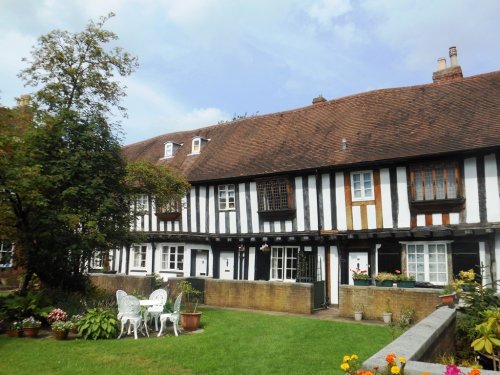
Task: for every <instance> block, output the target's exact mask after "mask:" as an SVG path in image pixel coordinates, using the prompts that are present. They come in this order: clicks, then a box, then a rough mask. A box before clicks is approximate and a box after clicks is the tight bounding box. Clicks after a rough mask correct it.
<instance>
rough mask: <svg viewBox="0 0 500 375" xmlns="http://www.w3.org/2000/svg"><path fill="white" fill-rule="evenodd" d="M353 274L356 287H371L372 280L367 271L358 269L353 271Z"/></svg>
mask: <svg viewBox="0 0 500 375" xmlns="http://www.w3.org/2000/svg"><path fill="white" fill-rule="evenodd" d="M351 272H352V274H351V276H352V280H353V281H354V285H358V286H368V285H371V282H372V280H371V278H370V275H368V271H367V270H361V269H359V268H356V269H354V270H351Z"/></svg>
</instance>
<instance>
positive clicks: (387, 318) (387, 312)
mask: <svg viewBox="0 0 500 375" xmlns="http://www.w3.org/2000/svg"><path fill="white" fill-rule="evenodd" d="M383 319H384V323H387V324H389V323H390V322H391V321H392V307H391V299H390V298H387V299H386V300H385V307H384V313H383Z"/></svg>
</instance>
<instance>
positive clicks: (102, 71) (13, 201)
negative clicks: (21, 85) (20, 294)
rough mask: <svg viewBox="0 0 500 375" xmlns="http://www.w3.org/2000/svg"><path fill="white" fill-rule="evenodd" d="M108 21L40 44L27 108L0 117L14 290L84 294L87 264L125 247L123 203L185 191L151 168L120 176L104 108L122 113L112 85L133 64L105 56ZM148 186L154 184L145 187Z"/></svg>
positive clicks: (1, 194)
mask: <svg viewBox="0 0 500 375" xmlns="http://www.w3.org/2000/svg"><path fill="white" fill-rule="evenodd" d="M112 16H113V14H110V15H108V17H103V18H101V19H100V20H99V22H97V23H94V22H93V21H91V22H90V23H89V24H88V25H87V26H86V28H85V30H84V31H82V32H78V33H69V32H67V31H58V30H56V31H52V32H50V33H49V34H47V35H44V36H42V37H40V38H39V40H38V44H37V46H35V47H34V48H33V50H32V59H31V60H28V59H27V60H26V61H28V62H29V64H30V65H29V66H28V68H26V69H25V70H23V71H22V72H21V74H20V76H21V77H22V78H23V79H25V81H26V83H27V85H31V86H35V87H36V92H35V93H34V95H33V100H32V103H31V106H29V107H19V108H17V109H13V110H5V115H4V116H1V114H2V113H3V112H1V111H0V127H1V129H3V130H0V132H1V133H2V134H0V135H2V136H3V135H5V138H1V139H5V140H4V141H0V157H1V159H0V225H2V226H3V228H4V232H8V233H10V235H11V236H12V237H13V238H12V239H13V240H14V241H15V243H16V248H17V249H18V250H19V251H18V255H19V258H18V259H17V261H18V264H20V265H22V266H23V267H24V268H25V269H26V272H27V277H25V279H24V288H25V287H26V286H27V284H28V282H29V280H30V278H31V276H32V275H33V274H35V273H36V274H37V275H38V276H39V277H40V279H41V280H42V281H43V282H45V283H46V284H48V285H50V286H56V287H64V288H68V289H82V288H84V287H85V285H86V283H85V269H86V267H87V265H88V263H89V261H90V259H91V258H92V257H93V256H95V255H96V254H100V253H106V252H107V251H109V249H112V248H115V247H118V246H121V245H123V244H124V243H126V242H130V241H133V237H132V234H131V233H130V232H129V229H130V223H131V220H133V216H132V214H131V212H130V201H131V199H133V195H134V194H135V193H136V192H137V189H138V188H140V187H141V186H142V187H144V188H146V187H147V188H152V189H153V190H152V191H151V193H153V194H156V193H158V194H159V196H162V194H165V193H167V195H168V194H172V196H177V195H180V194H183V193H184V192H185V188H186V186H187V184H186V183H184V182H182V181H183V180H182V178H180V177H179V176H176V177H174V180H168V179H165V178H161V179H157V178H156V177H157V174H155V170H156V169H155V168H154V167H153V166H149V167H146V168H144V167H129V170H130V171H131V173H129V175H127V165H126V162H125V161H124V159H123V157H122V153H121V147H120V143H119V139H118V136H117V135H116V133H117V131H118V130H119V128H118V125H117V124H116V123H115V124H113V125H110V124H111V123H110V121H111V116H112V112H113V110H114V109H117V110H119V111H120V112H122V113H123V111H124V108H123V107H121V106H120V104H119V103H120V99H121V98H122V97H123V96H124V95H125V91H124V87H122V86H121V85H120V84H119V83H118V82H117V81H116V79H115V78H114V77H115V75H116V74H118V75H122V76H126V75H128V74H130V73H131V72H132V71H133V70H134V69H135V68H136V66H137V60H136V58H134V57H132V56H130V55H129V54H128V53H126V52H124V51H122V50H121V49H119V48H112V49H107V47H108V44H109V42H111V41H113V40H115V39H117V37H116V35H115V34H114V33H112V32H111V31H108V30H104V29H103V26H104V24H105V22H106V21H107V20H108V19H109V17H112ZM16 124H17V125H16ZM144 170H146V171H149V172H148V173H146V174H145V175H143V174H141V173H138V172H137V171H144ZM134 171H135V172H134ZM167 173H168V172H167ZM155 176H156V177H155ZM178 178H179V179H180V180H179V181H181V183H180V184H174V185H175V186H173V187H169V188H165V186H163V184H171V183H172V181H177V179H178ZM151 180H157V181H158V185H157V186H156V187H155V186H154V185H153V186H152V187H151V186H146V184H145V181H151ZM155 189H156V190H155ZM179 189H180V190H179ZM183 189H184V190H183ZM176 194H177V195H176ZM162 197H163V198H161V199H165V200H166V199H168V197H166V196H162ZM12 228H14V229H12Z"/></svg>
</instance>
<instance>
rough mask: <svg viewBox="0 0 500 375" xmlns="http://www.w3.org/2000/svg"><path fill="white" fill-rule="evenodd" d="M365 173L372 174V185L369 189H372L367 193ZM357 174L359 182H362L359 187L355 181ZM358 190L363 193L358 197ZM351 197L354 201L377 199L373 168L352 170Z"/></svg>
mask: <svg viewBox="0 0 500 375" xmlns="http://www.w3.org/2000/svg"><path fill="white" fill-rule="evenodd" d="M365 174H369V175H370V187H369V189H370V190H371V193H370V194H367V193H366V190H367V188H366V187H365ZM355 175H359V184H360V188H359V189H356V188H355V182H354V176H355ZM356 191H359V192H360V194H361V195H360V196H359V197H356ZM351 197H352V200H353V201H354V202H359V201H371V200H374V199H375V186H374V183H373V171H372V170H366V171H356V172H351Z"/></svg>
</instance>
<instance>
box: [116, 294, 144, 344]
mask: <svg viewBox="0 0 500 375" xmlns="http://www.w3.org/2000/svg"><path fill="white" fill-rule="evenodd" d="M118 315H119V316H120V318H119V319H120V322H121V324H122V327H121V330H120V335H119V336H118V338H120V337H122V334H123V330H124V329H125V325H126V324H127V323H128V324H129V329H130V326H134V337H135V339H136V340H137V329H138V328H141V327H142V323H143V319H142V315H141V303H140V302H139V300H138V299H137V298H136V297H134V296H130V295H126V296H123V297H122V298H120V301H119V303H118ZM144 327H145V329H146V335H148V337H149V332H148V326H147V325H146V324H144Z"/></svg>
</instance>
